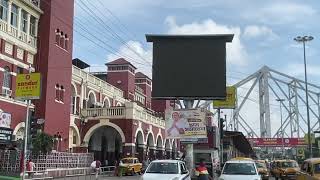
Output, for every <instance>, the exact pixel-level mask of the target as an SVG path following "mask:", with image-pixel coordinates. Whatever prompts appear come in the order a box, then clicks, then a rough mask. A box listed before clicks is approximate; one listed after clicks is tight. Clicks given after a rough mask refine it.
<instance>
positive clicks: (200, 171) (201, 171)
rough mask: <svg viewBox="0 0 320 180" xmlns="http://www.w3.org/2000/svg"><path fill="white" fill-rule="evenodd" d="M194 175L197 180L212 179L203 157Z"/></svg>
mask: <svg viewBox="0 0 320 180" xmlns="http://www.w3.org/2000/svg"><path fill="white" fill-rule="evenodd" d="M195 175H196V176H197V177H198V180H212V178H211V177H210V175H209V173H208V169H207V167H206V164H205V162H204V160H203V159H202V160H201V161H200V165H199V166H198V167H197V168H196V170H195Z"/></svg>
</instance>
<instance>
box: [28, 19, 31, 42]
mask: <svg viewBox="0 0 320 180" xmlns="http://www.w3.org/2000/svg"><path fill="white" fill-rule="evenodd" d="M30 22H31V15H30V14H29V13H28V14H27V40H28V41H30Z"/></svg>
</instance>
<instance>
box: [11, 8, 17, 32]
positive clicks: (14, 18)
mask: <svg viewBox="0 0 320 180" xmlns="http://www.w3.org/2000/svg"><path fill="white" fill-rule="evenodd" d="M11 25H12V26H15V27H17V25H18V6H16V5H15V4H12V6H11Z"/></svg>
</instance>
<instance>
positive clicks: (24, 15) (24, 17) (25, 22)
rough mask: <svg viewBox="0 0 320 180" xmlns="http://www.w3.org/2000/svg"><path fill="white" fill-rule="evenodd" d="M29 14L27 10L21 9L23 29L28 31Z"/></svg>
mask: <svg viewBox="0 0 320 180" xmlns="http://www.w3.org/2000/svg"><path fill="white" fill-rule="evenodd" d="M27 26H28V14H27V12H26V11H25V10H21V31H23V32H25V33H26V32H27V28H28V27H27Z"/></svg>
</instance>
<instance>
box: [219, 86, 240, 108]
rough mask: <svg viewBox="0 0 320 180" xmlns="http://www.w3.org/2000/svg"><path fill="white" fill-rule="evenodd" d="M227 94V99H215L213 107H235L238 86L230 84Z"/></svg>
mask: <svg viewBox="0 0 320 180" xmlns="http://www.w3.org/2000/svg"><path fill="white" fill-rule="evenodd" d="M226 90H227V92H226V93H227V95H226V99H225V100H215V101H213V108H216V109H234V108H235V107H236V98H237V97H236V93H237V92H236V87H234V86H229V87H227V88H226Z"/></svg>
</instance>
